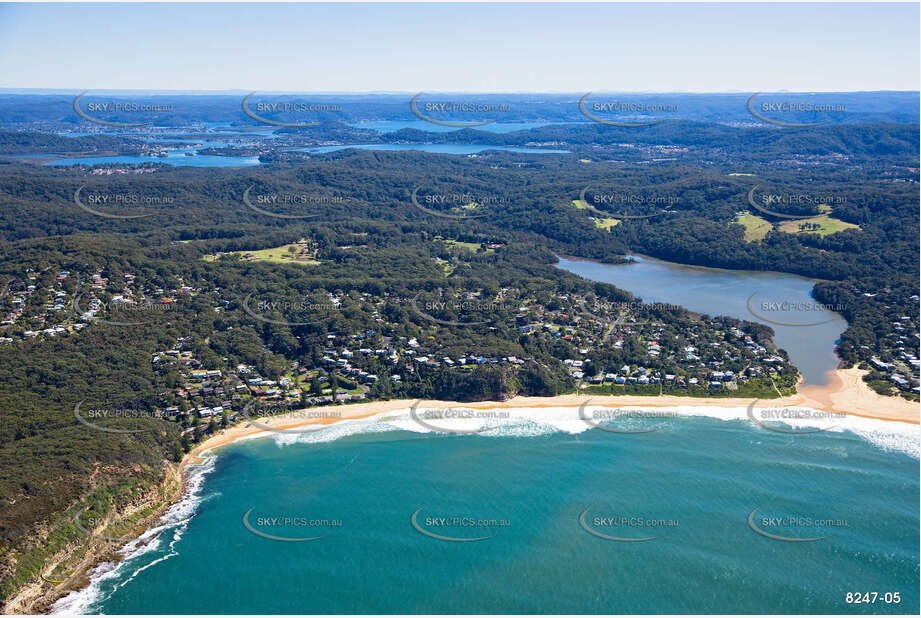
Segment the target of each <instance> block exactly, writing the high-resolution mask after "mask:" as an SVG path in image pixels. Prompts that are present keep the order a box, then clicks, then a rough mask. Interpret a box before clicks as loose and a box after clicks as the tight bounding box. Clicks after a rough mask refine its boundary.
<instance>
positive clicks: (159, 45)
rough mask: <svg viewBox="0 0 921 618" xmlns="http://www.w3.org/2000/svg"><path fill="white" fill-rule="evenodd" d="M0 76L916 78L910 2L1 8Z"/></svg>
mask: <svg viewBox="0 0 921 618" xmlns="http://www.w3.org/2000/svg"><path fill="white" fill-rule="evenodd" d="M0 66H2V67H3V69H2V70H0V87H2V88H61V89H79V90H100V89H139V90H167V89H168V90H228V89H233V90H260V91H270V90H274V91H303V92H342V91H365V92H367V91H391V92H418V91H420V90H426V91H454V92H461V91H476V92H522V91H529V92H560V91H565V92H586V91H588V90H595V91H639V92H677V91H686V92H726V91H756V90H759V91H776V90H794V91H853V90H918V89H919V77H918V76H919V5H918V4H917V3H915V4H645V5H637V4H605V5H600V4H580V5H572V4H570V5H566V4H531V5H522V4H502V5H496V4H491V5H490V4H467V5H457V4H452V5H449V4H441V5H438V4H429V5H420V4H340V5H321V4H314V5H309V4H308V5H292V4H274V5H255V4H199V5H183V4H161V5H150V4H135V5H112V4H66V5H61V4H51V5H47V4H46V5H42V4H39V5H22V4H18V5H17V4H0Z"/></svg>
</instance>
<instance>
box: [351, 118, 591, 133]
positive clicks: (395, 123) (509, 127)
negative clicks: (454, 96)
mask: <svg viewBox="0 0 921 618" xmlns="http://www.w3.org/2000/svg"><path fill="white" fill-rule="evenodd" d="M564 124H569V125H572V124H589V123H580V122H495V123H493V124H484V125H483V126H479V127H469V128H471V129H474V130H477V131H488V132H489V133H512V132H513V131H529V130H530V129H537V128H539V127H548V126H551V125H564ZM349 126H352V127H355V128H356V129H371V130H374V131H380V132H381V133H393V132H394V131H399V130H400V129H418V130H419V131H425V132H427V133H450V132H452V131H460V130H463V129H464V128H465V127H446V126H443V125H438V124H435V123H432V122H427V121H425V120H371V121H366V122H355V123H352V124H351V125H349Z"/></svg>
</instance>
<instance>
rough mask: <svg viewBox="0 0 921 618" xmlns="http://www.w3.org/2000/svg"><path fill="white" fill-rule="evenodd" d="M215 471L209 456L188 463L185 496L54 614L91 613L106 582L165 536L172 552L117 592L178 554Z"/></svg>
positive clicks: (59, 602) (64, 600)
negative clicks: (206, 479)
mask: <svg viewBox="0 0 921 618" xmlns="http://www.w3.org/2000/svg"><path fill="white" fill-rule="evenodd" d="M212 470H214V458H213V457H211V458H208V459H206V460H205V461H204V462H202V463H201V464H199V465H193V466H188V467H187V471H188V477H187V481H186V488H185V492H184V495H183V497H182V499H181V500H180V501H179V502H177V503H176V504H174V505H172V506H171V507H169V508H168V509H167V510H166V512H165V513H164V514H163V516H162V517H161V518H160V521H159V523H158V524H157V525H156V526H153V527H152V528H150V529H148V530H146V531H145V532H144V533H143V534H142V535H141V536H139V537H138V538H136V539H133V540H131V541H129V542H128V543H126V544H125V546H124V547H122V548H121V549H119V550H118V553H119V554H120V555H121V557H122V559H121V560H120V561H119V562H118V563H114V562H104V563H102V564H100V565H99V566H97V567H96V568H95V569H93V571H92V572H91V573H90V577H89V579H90V583H89V585H88V586H87V587H86V588H83V589H81V590H76V591H74V592H71V593H70V594H68V595H66V596H64V597H61V598H60V599H58V600H57V601H56V602H55V603H54V605H53V606H52V607H51V614H53V615H61V614H64V615H74V614H87V613H90V612H91V607H92V606H93V605H94V604H96V603H97V602H99V601H100V600H102V598H103V595H104V592H103V586H102V585H103V583H105V582H106V581H109V580H113V579H117V578H119V577H121V576H122V574H123V573H124V572H125V570H126V569H128V568H130V567H129V566H128V565H132V564H135V562H134V561H135V560H136V559H137V558H140V557H142V556H144V555H145V554H149V553H151V552H153V551H155V550H157V549H158V548H160V547H161V546H162V544H163V542H164V538H165V537H167V536H171V539H170V541H169V545H168V552H167V553H166V554H164V555H163V556H159V557H157V558H156V559H154V560H152V561H151V562H149V563H146V564H143V565H141V566H138V567H136V568H135V569H134V570H133V572H132V573H131V575H130V576H128V578H127V579H125V580H124V581H122V582H120V583H118V584H116V585H115V587H114V588H113V591H115V590H118V589H119V588H121V587H122V586H124V585H125V584H127V583H129V582H130V581H131V580H133V579H134V578H135V577H136V576H137V575H138V574H139V573H140V572H142V571H144V570H146V569H148V568H150V567H152V566H153V565H155V564H157V563H159V562H162V561H164V560H167V559H169V558H171V557H172V556H175V555H177V552H176V551H175V547H176V543H178V542H179V539H181V538H182V534H183V532H185V529H186V527H187V526H188V523H189V521H190V520H191V519H192V516H193V515H194V514H195V510H196V509H197V508H198V505H199V504H201V501H202V487H203V485H204V481H205V477H206V476H207V475H208V473H209V472H211V471H212Z"/></svg>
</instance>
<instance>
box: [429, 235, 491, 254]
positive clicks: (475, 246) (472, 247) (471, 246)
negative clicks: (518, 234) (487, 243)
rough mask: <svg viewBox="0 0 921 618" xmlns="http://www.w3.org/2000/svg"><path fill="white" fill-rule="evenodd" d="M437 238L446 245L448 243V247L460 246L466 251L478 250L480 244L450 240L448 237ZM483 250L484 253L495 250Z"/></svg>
mask: <svg viewBox="0 0 921 618" xmlns="http://www.w3.org/2000/svg"><path fill="white" fill-rule="evenodd" d="M439 240H441V242H443V243H444V244H446V245H448V246H450V247H460V248H461V249H466V250H467V251H470V252H471V253H476V252H477V251H479V250H480V244H479V243H475V242H463V241H460V240H450V239H448V238H441V239H439ZM485 252H486V253H495V252H496V250H495V249H486V250H485Z"/></svg>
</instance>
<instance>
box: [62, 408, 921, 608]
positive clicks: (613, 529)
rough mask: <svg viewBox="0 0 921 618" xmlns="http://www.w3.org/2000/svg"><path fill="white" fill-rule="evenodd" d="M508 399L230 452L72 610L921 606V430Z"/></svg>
mask: <svg viewBox="0 0 921 618" xmlns="http://www.w3.org/2000/svg"><path fill="white" fill-rule="evenodd" d="M586 410H589V408H586ZM500 412H508V413H509V414H508V418H492V419H488V420H485V421H484V420H482V419H480V420H473V419H463V420H439V419H438V417H437V415H436V416H435V417H434V418H435V420H431V419H432V418H433V417H428V416H418V415H417V418H428V419H429V420H427V421H425V422H424V423H420V422H417V421H416V420H413V418H412V417H411V415H410V414H409V411H401V412H399V413H396V412H394V413H384V414H381V415H378V416H376V417H370V418H366V419H358V420H350V421H344V422H341V423H339V424H337V425H333V426H329V427H326V428H324V429H321V430H319V431H313V430H311V431H310V432H309V433H304V434H300V435H278V434H273V435H272V436H270V437H265V438H261V439H252V440H247V441H242V442H237V443H235V444H233V445H229V446H227V447H224V448H221V449H219V450H218V451H216V452H215V453H214V454H213V456H211V457H210V458H209V459H208V460H207V461H206V463H205V464H203V465H201V466H198V467H195V468H193V469H192V472H191V474H190V487H189V491H188V494H187V495H186V497H185V499H184V500H183V501H182V502H180V503H178V504H176V505H174V506H173V507H172V508H171V509H170V511H169V512H168V513H167V514H166V515H165V516H164V518H163V522H162V525H160V526H158V527H156V528H154V529H152V530H150V531H148V532H147V533H146V534H145V535H144V537H142V538H141V539H138V540H136V541H133V542H131V543H129V544H128V545H127V546H126V547H125V548H124V549H123V550H122V552H123V554H124V555H125V559H124V560H123V561H121V562H120V563H118V564H117V565H112V564H111V563H110V564H104V565H102V566H100V567H99V568H97V569H96V571H95V572H94V573H93V575H92V584H91V585H90V586H89V587H88V588H86V589H84V590H82V591H79V592H75V593H72V594H71V595H70V596H68V597H65V598H64V599H62V600H61V601H59V602H58V603H57V604H56V606H55V611H56V612H57V613H69V612H85V613H105V614H139V613H151V614H170V613H189V614H200V613H253V614H260V613H268V614H290V613H356V614H363V613H436V614H437V613H511V614H514V613H778V614H786V613H845V614H850V613H855V614H856V613H896V614H916V613H918V610H919V589H918V582H919V551H918V540H919V533H918V529H919V513H918V503H919V461H918V439H919V430H918V427H917V426H916V425H909V424H904V423H891V422H889V423H887V422H883V421H875V420H871V419H860V418H854V417H849V418H847V419H845V420H841V419H836V420H833V421H829V423H830V424H829V425H827V427H828V428H829V430H827V431H821V432H814V433H785V432H779V431H772V430H769V429H767V428H765V427H764V426H762V425H757V424H755V423H753V422H752V421H751V420H749V417H748V416H747V415H746V410H744V409H721V408H686V409H674V410H673V411H671V412H667V411H666V412H661V411H658V412H651V411H648V410H647V411H646V412H648V413H642V412H643V411H642V410H640V411H637V410H634V412H633V413H631V415H626V414H625V415H624V416H623V417H620V418H617V417H613V418H611V417H605V416H603V415H597V414H596V413H595V412H594V411H592V412H591V413H583V416H584V417H585V418H590V419H595V420H592V421H590V422H589V421H585V420H582V419H580V418H579V412H578V411H577V410H574V409H571V408H569V409H567V408H547V409H534V410H519V409H516V410H502V411H500ZM499 416H501V414H500V415H499ZM605 418H611V420H602V419H605ZM797 423H798V424H794V425H776V427H779V428H791V427H792V428H794V430H798V429H797V428H798V427H799V428H803V429H802V430H805V429H804V428H806V427H811V426H817V425H816V422H814V421H803V422H799V421H797ZM427 426H428V427H427ZM432 426H435V427H439V428H442V429H451V430H456V431H468V430H469V429H470V428H472V427H487V429H486V430H484V431H480V432H478V433H467V434H459V433H450V434H449V433H439V432H435V431H432V430H431V429H430V427H432ZM771 426H774V425H771ZM612 429H614V430H616V431H612ZM626 431H630V432H634V433H623V432H626ZM856 593H859V595H856ZM864 593H870V595H866V596H865V595H864ZM871 595H875V596H871ZM858 600H860V601H863V600H867V601H870V600H873V601H874V602H866V603H856V602H855V601H858Z"/></svg>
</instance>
